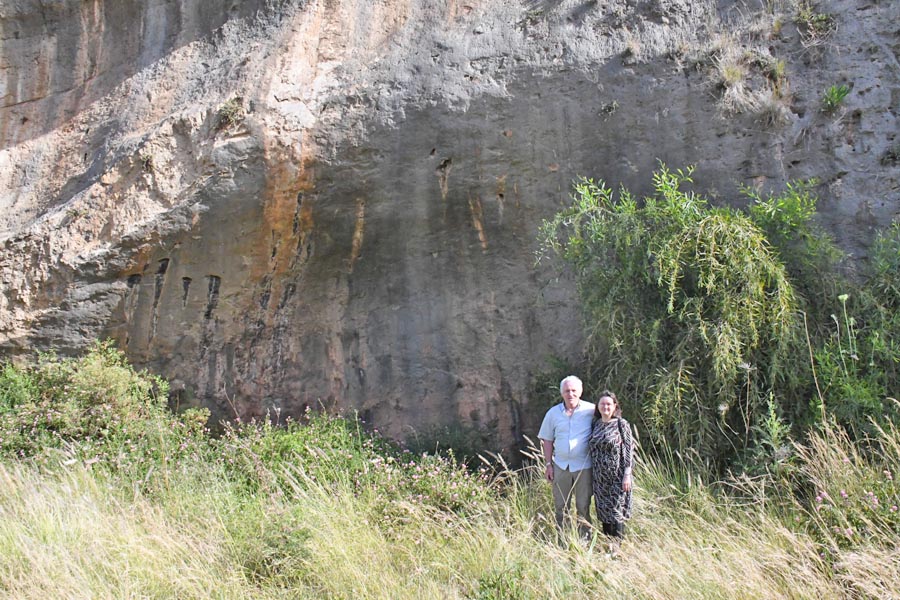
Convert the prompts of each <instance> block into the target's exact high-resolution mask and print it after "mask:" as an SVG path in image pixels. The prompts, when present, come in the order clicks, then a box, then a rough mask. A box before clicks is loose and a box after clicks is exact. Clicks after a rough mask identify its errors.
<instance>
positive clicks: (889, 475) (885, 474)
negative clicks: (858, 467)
mask: <svg viewBox="0 0 900 600" xmlns="http://www.w3.org/2000/svg"><path fill="white" fill-rule="evenodd" d="M882 473H884V478H885V479H887V480H888V481H893V480H894V477H893V475H891V472H890V471H888V470H887V469H885V470H884V471H882Z"/></svg>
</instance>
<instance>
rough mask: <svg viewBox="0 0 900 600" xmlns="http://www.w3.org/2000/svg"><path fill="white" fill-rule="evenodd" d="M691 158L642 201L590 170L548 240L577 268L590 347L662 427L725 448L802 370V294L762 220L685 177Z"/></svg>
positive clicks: (664, 434) (664, 174) (546, 228)
mask: <svg viewBox="0 0 900 600" xmlns="http://www.w3.org/2000/svg"><path fill="white" fill-rule="evenodd" d="M691 172H692V169H687V170H686V171H682V170H677V171H671V170H669V169H667V168H666V166H665V165H662V166H661V167H660V169H659V170H658V171H657V172H655V173H654V175H653V184H654V193H653V194H652V195H650V196H648V197H646V198H643V199H642V200H641V201H640V202H639V201H638V200H637V199H636V198H635V197H633V196H632V195H631V194H630V193H629V192H628V191H627V190H625V189H622V190H620V192H619V193H618V195H615V194H614V193H613V192H612V190H611V189H609V188H607V187H606V186H605V185H604V184H603V182H599V183H595V182H594V181H592V180H589V179H582V180H580V181H578V182H577V183H576V184H575V194H574V196H573V204H572V206H571V207H570V208H568V209H566V210H564V211H562V212H560V213H559V214H558V215H556V217H555V218H554V219H552V220H550V221H547V222H545V223H544V225H543V228H542V240H543V249H544V254H547V253H556V254H558V255H560V256H561V257H562V258H563V259H564V260H565V261H566V262H567V263H568V264H570V265H571V266H572V267H573V269H574V271H575V274H576V278H577V281H578V290H579V293H580V295H581V298H582V302H583V306H584V309H585V314H586V320H587V331H588V354H589V357H590V358H591V360H592V362H593V363H594V364H598V365H605V366H606V368H607V369H606V370H608V372H609V375H608V377H609V378H610V380H611V381H613V382H615V384H614V385H615V386H616V387H617V388H618V389H624V390H625V391H626V393H623V394H622V395H621V397H623V398H624V399H625V402H626V404H627V402H628V398H636V399H639V400H640V401H641V403H642V406H641V409H642V411H641V412H642V416H643V418H644V419H645V421H646V423H647V426H648V428H649V429H650V432H651V434H652V435H653V436H654V438H655V439H656V440H662V439H663V438H669V439H670V440H674V442H675V444H676V446H677V447H678V448H680V449H685V448H688V447H692V448H695V449H698V450H701V451H702V452H704V453H705V454H707V455H709V456H713V457H718V458H722V457H723V456H725V455H726V454H727V453H728V452H730V451H732V450H733V447H734V446H735V444H740V445H746V442H747V440H748V438H749V436H750V435H751V427H752V424H753V423H754V422H755V415H756V413H757V412H758V411H760V410H761V409H763V410H764V409H765V408H766V402H765V399H766V398H767V397H768V395H767V393H766V392H767V391H768V390H772V389H774V387H775V386H776V384H779V383H780V382H781V381H783V380H784V379H786V378H792V377H793V376H794V373H793V371H794V369H795V368H796V366H795V365H793V364H787V363H786V359H787V358H788V357H791V358H793V355H792V352H793V351H794V349H796V348H797V347H798V343H799V332H800V328H799V321H798V318H797V309H798V306H799V302H798V299H797V298H796V297H795V293H794V289H793V287H792V285H791V283H790V281H789V280H788V277H787V273H786V271H785V267H784V265H783V263H782V262H781V260H780V258H779V256H778V255H777V254H776V253H774V252H773V251H772V248H771V246H770V245H769V243H768V241H767V239H766V237H765V234H764V233H763V231H762V229H761V228H760V227H759V225H757V224H756V223H754V222H753V221H752V220H751V219H750V218H748V217H747V216H746V215H744V214H742V213H740V212H739V211H736V210H731V209H726V208H713V207H710V206H709V204H708V202H707V200H706V199H705V198H704V197H702V196H700V195H698V194H696V193H694V192H689V191H685V190H684V189H683V187H684V186H685V185H687V184H689V183H691V178H690V175H691ZM626 410H627V408H626Z"/></svg>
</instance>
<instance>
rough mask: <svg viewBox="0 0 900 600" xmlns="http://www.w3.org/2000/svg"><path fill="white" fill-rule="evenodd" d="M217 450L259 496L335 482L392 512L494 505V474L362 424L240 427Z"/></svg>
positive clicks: (330, 420)
mask: <svg viewBox="0 0 900 600" xmlns="http://www.w3.org/2000/svg"><path fill="white" fill-rule="evenodd" d="M214 445H215V447H216V455H217V456H218V460H219V461H220V462H221V463H222V464H223V465H224V466H225V467H226V468H227V469H228V471H229V472H230V473H231V476H232V477H234V478H236V479H237V480H238V481H241V482H243V484H244V485H245V486H247V489H248V490H249V491H250V492H251V493H257V492H259V491H269V492H271V491H272V490H283V491H285V490H289V489H291V488H293V487H296V486H300V487H304V486H305V485H306V484H305V483H304V482H309V484H316V485H320V484H323V483H325V482H327V485H334V486H336V487H339V488H341V489H345V490H350V491H351V492H352V493H354V494H357V495H368V494H376V495H377V496H378V498H379V502H380V503H381V506H382V508H383V510H385V511H386V512H390V510H392V509H391V505H392V504H394V503H396V502H398V501H402V502H413V503H416V504H427V505H429V506H434V507H437V508H439V509H441V510H447V511H453V512H461V511H464V510H466V509H467V508H470V507H472V506H473V505H477V504H478V503H479V502H482V501H487V500H489V499H490V498H491V496H490V492H489V491H488V488H487V487H486V486H485V485H484V483H485V482H486V481H487V479H488V477H489V476H488V473H487V471H486V470H484V469H482V470H480V471H479V472H476V473H472V472H470V471H469V470H468V469H466V467H465V465H463V464H461V463H459V462H457V461H456V460H455V459H454V458H453V456H452V455H451V456H437V455H432V454H413V453H411V452H409V451H407V450H404V449H403V448H401V447H400V446H398V445H397V444H395V443H393V442H391V441H389V440H387V439H385V438H384V437H382V436H381V435H379V434H378V433H377V432H367V431H365V430H364V429H363V428H362V425H361V423H360V422H359V421H358V420H356V419H354V418H344V417H339V416H331V415H327V414H323V413H312V412H309V413H307V415H306V416H305V418H304V419H303V420H302V421H301V422H298V421H287V422H286V423H284V424H283V425H282V426H276V425H275V424H273V423H272V422H271V421H261V422H260V421H253V422H250V423H244V424H241V423H237V424H232V425H229V426H228V427H227V429H226V432H225V434H224V435H223V436H222V437H221V438H220V439H218V440H216V441H215V442H214Z"/></svg>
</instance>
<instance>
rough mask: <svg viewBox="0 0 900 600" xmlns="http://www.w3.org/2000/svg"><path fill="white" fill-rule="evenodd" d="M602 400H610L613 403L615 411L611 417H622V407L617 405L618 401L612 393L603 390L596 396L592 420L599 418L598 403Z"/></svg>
mask: <svg viewBox="0 0 900 600" xmlns="http://www.w3.org/2000/svg"><path fill="white" fill-rule="evenodd" d="M604 398H610V399H611V400H612V401H613V403H614V404H615V405H616V410H614V411H613V416H614V417H621V416H622V405H621V404H619V399H618V398H617V397H616V395H615V394H614V393H613V392H611V391H609V390H603V391H602V392H600V395H599V396H597V404H596V405H595V406H594V420H597V419H600V418H601V416H600V401H601V400H603V399H604Z"/></svg>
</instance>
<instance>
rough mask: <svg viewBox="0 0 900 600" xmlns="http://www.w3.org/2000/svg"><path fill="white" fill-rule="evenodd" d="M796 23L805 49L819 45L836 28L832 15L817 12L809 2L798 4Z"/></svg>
mask: <svg viewBox="0 0 900 600" xmlns="http://www.w3.org/2000/svg"><path fill="white" fill-rule="evenodd" d="M796 21H797V24H798V25H799V26H800V29H801V37H802V42H803V45H804V46H806V47H810V46H818V45H820V44H821V43H823V42H824V40H825V38H827V37H828V36H829V35H830V34H831V33H832V32H834V30H835V28H836V25H835V22H834V17H833V16H832V15H830V14H828V13H821V12H817V11H816V10H815V8H814V7H813V6H812V4H810V3H809V2H801V3H800V6H799V7H798V8H797V17H796Z"/></svg>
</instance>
